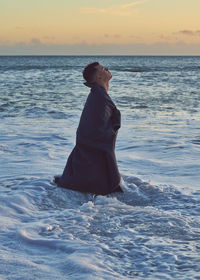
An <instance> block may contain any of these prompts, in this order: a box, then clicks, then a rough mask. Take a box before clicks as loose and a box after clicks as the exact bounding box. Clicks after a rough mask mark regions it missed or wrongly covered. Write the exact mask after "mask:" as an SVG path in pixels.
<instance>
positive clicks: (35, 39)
mask: <svg viewBox="0 0 200 280" xmlns="http://www.w3.org/2000/svg"><path fill="white" fill-rule="evenodd" d="M29 44H32V45H41V44H42V43H41V41H40V39H38V38H32V39H31V40H30V43H29Z"/></svg>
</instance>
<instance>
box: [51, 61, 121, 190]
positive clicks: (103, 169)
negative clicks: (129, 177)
mask: <svg viewBox="0 0 200 280" xmlns="http://www.w3.org/2000/svg"><path fill="white" fill-rule="evenodd" d="M83 77H84V79H85V80H86V82H85V83H84V84H85V85H86V86H88V87H90V88H91V91H90V93H89V95H88V98H87V100H86V103H85V106H84V109H83V112H82V114H81V118H80V122H79V126H78V129H77V132H76V145H75V147H74V149H73V150H72V152H71V154H70V155H69V157H68V160H67V164H66V166H65V169H64V171H63V174H62V176H61V177H55V182H56V183H57V184H58V185H59V186H60V187H63V188H69V189H72V190H77V191H80V192H87V193H93V194H97V195H106V194H109V193H113V192H123V191H122V189H121V187H120V185H119V183H120V174H119V170H118V167H117V162H116V158H115V141H116V137H117V131H118V129H119V128H120V123H121V117H120V111H119V110H118V109H117V108H116V106H115V104H114V103H113V101H112V100H111V98H110V96H109V95H108V89H109V81H110V79H111V78H112V74H111V73H110V72H109V70H108V69H107V68H104V67H103V66H102V65H100V64H99V63H98V62H93V63H91V64H89V65H87V66H86V67H85V69H84V71H83Z"/></svg>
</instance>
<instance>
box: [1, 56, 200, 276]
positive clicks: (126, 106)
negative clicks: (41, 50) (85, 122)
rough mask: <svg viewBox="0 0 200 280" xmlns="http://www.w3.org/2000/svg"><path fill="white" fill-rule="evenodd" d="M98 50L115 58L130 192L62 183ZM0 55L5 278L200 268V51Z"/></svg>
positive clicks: (122, 158) (114, 89)
mask: <svg viewBox="0 0 200 280" xmlns="http://www.w3.org/2000/svg"><path fill="white" fill-rule="evenodd" d="M91 60H92V61H95V60H99V61H100V62H101V63H102V64H104V65H109V66H110V69H111V71H112V73H113V81H112V85H111V88H110V94H111V97H112V98H113V100H114V101H115V102H116V105H117V106H118V108H119V109H120V110H121V113H122V127H121V129H120V131H119V135H118V139H117V145H116V155H117V160H118V165H119V169H120V172H121V175H122V177H123V189H124V193H116V194H111V195H108V196H95V195H92V194H82V193H79V192H75V191H72V190H67V189H61V188H57V186H56V185H55V184H54V183H53V176H54V175H55V174H60V173H61V172H62V170H63V168H64V165H65V163H66V159H67V156H68V155H69V153H70V152H71V150H72V148H73V145H74V143H75V131H76V128H77V125H78V121H79V117H80V114H81V110H82V107H83V104H84V101H85V99H86V97H87V93H88V89H87V88H84V87H83V86H82V82H81V71H82V68H83V67H84V66H85V65H86V64H87V63H89V62H90V61H91ZM0 61H1V64H0V65H1V66H0V101H1V102H0V118H1V122H0V167H1V168H0V239H1V244H0V256H1V257H0V279H3V280H4V279H6V280H17V279H20V280H21V279H29V280H33V279H34V280H35V279H40V278H41V279H44V280H45V279H48V280H49V279H62V280H63V279H70V280H71V279H77V280H80V279H83V280H85V279H91V280H93V279H96V280H101V279H102V280H113V279H122V280H123V279H124V280H125V279H138V280H140V279H145V278H146V279H151V280H152V279H159V280H160V279H167V280H168V279H187V280H188V279H191V280H193V279H200V277H199V272H200V268H199V261H200V254H199V253H200V218H199V213H200V177H199V174H200V163H199V156H200V150H199V125H200V115H199V109H200V108H199V106H200V103H199V88H200V87H199V78H200V76H199V75H200V73H199V58H195V57H193V58H192V57H190V58H188V57H186V58H180V57H176V58H172V57H168V58H167V57H166V58H162V57H160V58H159V57H93V58H90V57H3V58H2V57H1V58H0ZM189 77H190V79H191V80H189ZM78 81H79V82H78Z"/></svg>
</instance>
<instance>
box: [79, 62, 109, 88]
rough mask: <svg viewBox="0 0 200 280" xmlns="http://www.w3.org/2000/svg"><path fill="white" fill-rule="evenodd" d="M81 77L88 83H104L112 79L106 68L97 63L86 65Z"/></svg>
mask: <svg viewBox="0 0 200 280" xmlns="http://www.w3.org/2000/svg"><path fill="white" fill-rule="evenodd" d="M83 77H84V79H85V80H86V81H87V82H89V83H94V82H96V83H98V84H101V83H105V82H108V81H109V80H110V79H111V78H112V74H111V73H110V72H109V70H108V68H105V67H103V66H102V65H101V64H99V62H93V63H90V64H88V65H87V66H86V67H85V69H84V70H83Z"/></svg>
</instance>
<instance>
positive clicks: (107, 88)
mask: <svg viewBox="0 0 200 280" xmlns="http://www.w3.org/2000/svg"><path fill="white" fill-rule="evenodd" d="M97 84H98V85H99V86H101V87H103V88H104V89H105V91H106V92H107V93H108V90H109V81H106V82H103V81H102V82H100V81H98V82H97Z"/></svg>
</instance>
